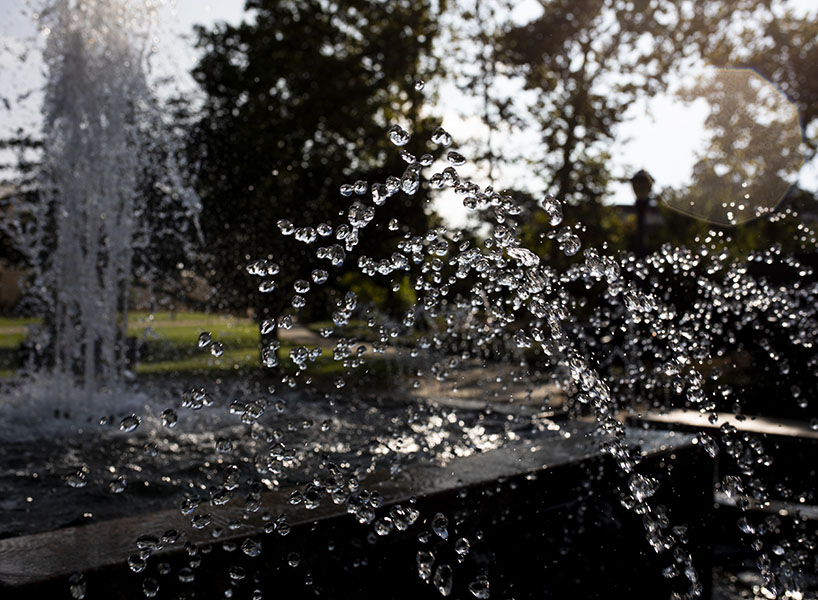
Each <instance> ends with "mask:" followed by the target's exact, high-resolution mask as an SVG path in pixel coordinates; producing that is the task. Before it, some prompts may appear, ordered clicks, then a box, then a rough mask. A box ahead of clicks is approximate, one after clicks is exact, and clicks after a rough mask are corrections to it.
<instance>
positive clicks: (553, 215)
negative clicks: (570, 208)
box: [540, 194, 562, 227]
mask: <svg viewBox="0 0 818 600" xmlns="http://www.w3.org/2000/svg"><path fill="white" fill-rule="evenodd" d="M540 205H541V206H542V207H543V210H544V211H545V214H547V215H548V223H549V225H551V227H556V226H557V225H559V224H560V223H562V206H561V205H560V201H559V200H557V199H556V198H555V197H554V196H552V195H551V194H547V195H546V196H545V198H543V199H542V200H541V201H540Z"/></svg>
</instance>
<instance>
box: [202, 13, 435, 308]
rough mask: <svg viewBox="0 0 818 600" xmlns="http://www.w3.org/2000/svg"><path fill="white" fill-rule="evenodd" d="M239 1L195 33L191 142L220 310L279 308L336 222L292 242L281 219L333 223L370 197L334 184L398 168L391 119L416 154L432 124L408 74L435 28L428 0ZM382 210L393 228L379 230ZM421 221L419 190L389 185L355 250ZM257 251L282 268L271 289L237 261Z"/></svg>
mask: <svg viewBox="0 0 818 600" xmlns="http://www.w3.org/2000/svg"><path fill="white" fill-rule="evenodd" d="M246 7H247V9H248V11H252V13H253V18H252V19H248V20H247V21H245V22H243V23H241V24H239V25H237V26H230V25H226V24H221V25H218V26H217V27H215V28H214V29H212V30H205V29H201V28H200V29H199V30H198V36H199V47H201V48H202V49H203V50H204V56H203V57H202V59H201V61H200V62H199V64H198V66H197V67H196V69H195V71H194V77H195V79H196V80H197V81H198V82H199V83H200V85H201V88H202V90H203V91H204V94H205V101H204V105H203V107H202V109H201V111H200V112H199V114H198V116H199V118H198V121H197V123H196V127H195V130H194V132H193V135H192V136H191V140H190V146H189V148H190V155H191V161H192V163H193V164H195V165H196V167H197V171H198V182H197V187H198V191H199V194H200V197H201V199H202V203H203V213H202V221H201V222H202V227H203V231H204V236H205V239H206V247H207V252H208V259H209V260H208V264H207V269H208V270H207V275H208V277H209V279H210V280H211V281H212V283H213V284H214V286H215V287H216V288H217V289H218V290H219V302H220V307H221V308H225V309H230V310H243V309H245V308H247V307H254V308H255V309H256V310H258V311H259V312H261V313H263V314H269V315H272V316H278V315H279V313H280V312H281V311H283V310H285V307H286V306H287V304H288V303H289V302H290V300H291V298H292V296H293V294H294V291H293V282H294V281H295V280H296V279H305V280H309V276H310V272H311V271H312V270H313V269H316V268H320V269H325V270H328V271H332V270H333V268H332V267H331V266H330V263H329V262H328V261H324V260H318V259H317V258H316V251H317V248H318V247H319V246H330V245H331V244H334V243H338V242H337V240H336V239H335V233H333V234H332V235H331V236H327V237H323V236H318V238H317V239H316V240H315V241H314V242H311V243H301V242H299V241H296V240H295V239H294V237H293V236H289V237H288V236H284V235H282V233H281V231H280V229H279V227H278V226H277V223H278V222H279V221H281V220H287V221H290V222H291V223H292V224H293V226H294V227H296V228H298V227H302V226H303V227H313V228H316V227H317V226H318V225H319V224H321V223H325V224H328V225H330V226H333V227H337V226H338V225H339V224H341V223H344V222H346V221H347V216H346V211H347V209H348V208H349V206H350V204H351V203H352V202H353V201H355V200H359V201H360V202H362V203H364V204H365V205H367V206H369V207H372V201H371V200H370V196H369V191H367V192H366V194H365V195H361V196H359V195H356V194H353V195H352V197H348V198H347V197H344V196H342V195H341V194H340V193H339V186H341V185H342V184H351V183H353V182H354V181H355V180H365V181H367V182H368V183H369V184H373V183H375V182H383V181H384V180H385V179H386V177H387V176H388V175H396V176H398V177H400V175H401V173H403V171H404V169H405V168H406V163H404V162H403V161H402V160H401V159H400V158H399V156H398V148H396V147H395V146H394V145H393V144H391V143H390V141H389V137H388V136H387V130H388V129H389V127H390V126H391V125H392V124H393V123H402V124H403V125H404V126H405V127H406V128H407V129H408V130H410V131H412V133H413V138H412V140H411V141H410V142H409V143H408V144H407V145H406V146H404V149H406V150H408V151H409V152H414V153H418V154H419V153H422V152H425V151H426V150H425V148H424V144H423V142H424V141H425V140H426V139H428V137H429V133H430V132H431V131H432V129H433V128H434V126H436V124H434V123H433V122H432V121H431V120H430V119H429V118H428V117H424V115H423V114H422V113H421V108H422V106H423V102H424V92H423V91H422V90H421V89H416V85H415V84H416V80H417V79H419V71H420V70H421V62H422V61H426V62H425V63H424V71H433V70H434V69H435V63H434V60H433V59H432V57H431V54H430V51H431V45H432V41H433V38H434V36H435V35H436V33H437V28H438V25H437V22H436V20H435V15H434V14H433V8H432V7H433V3H432V2H431V1H429V0H422V1H409V0H400V1H397V2H388V3H385V2H380V1H378V0H344V1H338V2H323V1H318V0H288V1H272V0H251V1H248V2H247V5H246ZM390 219H396V220H397V221H398V222H399V223H400V225H401V228H400V229H399V230H397V231H393V230H391V229H389V228H387V227H386V224H387V222H388V221H389V220H390ZM426 222H427V209H426V203H425V195H424V193H423V190H422V189H421V190H420V191H419V192H418V193H417V194H415V195H407V194H404V193H402V192H399V193H398V194H396V195H394V196H392V197H390V198H389V199H388V200H387V201H386V204H385V205H384V206H382V207H378V208H377V210H376V214H375V218H374V220H373V221H372V222H371V223H370V224H369V225H368V226H367V230H366V232H362V235H361V243H360V245H359V246H358V247H357V249H356V252H360V253H361V254H364V255H369V256H372V257H373V258H375V259H377V258H381V257H380V256H379V255H378V253H379V252H380V251H381V250H382V249H383V248H384V247H385V245H386V244H385V243H386V242H387V241H389V242H390V243H391V245H392V247H394V242H395V241H396V240H397V238H398V237H399V236H401V235H402V234H403V233H404V231H406V230H420V231H423V230H425V228H426ZM373 230H374V231H373ZM340 243H342V244H343V243H344V242H340ZM258 259H269V260H271V261H274V262H275V263H276V264H278V265H279V266H280V267H281V272H280V273H279V274H278V275H276V277H275V278H276V286H277V287H276V290H275V291H273V292H272V293H267V294H262V293H260V292H259V291H258V290H257V286H258V284H259V281H258V279H256V278H254V277H251V276H250V275H248V273H247V272H245V267H246V265H247V264H248V262H250V261H255V260H258ZM356 261H357V257H350V258H348V260H347V262H346V264H345V265H344V268H349V267H354V265H355V263H356ZM387 283H388V280H387V281H385V282H384V285H386V284H387ZM314 287H315V286H314ZM319 297H320V296H319ZM310 298H311V303H312V304H315V303H316V300H315V298H316V295H315V294H314V293H311V294H310ZM309 308H310V306H307V307H306V309H305V310H308V309H309Z"/></svg>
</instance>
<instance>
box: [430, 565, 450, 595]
mask: <svg viewBox="0 0 818 600" xmlns="http://www.w3.org/2000/svg"><path fill="white" fill-rule="evenodd" d="M432 583H433V584H434V586H435V587H436V588H437V591H438V592H440V595H441V596H448V595H449V594H451V593H452V568H451V567H450V566H449V565H447V564H445V563H444V564H442V565H439V566H438V567H437V569H436V570H435V576H434V578H433V579H432Z"/></svg>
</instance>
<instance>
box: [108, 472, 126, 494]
mask: <svg viewBox="0 0 818 600" xmlns="http://www.w3.org/2000/svg"><path fill="white" fill-rule="evenodd" d="M126 485H127V481H126V479H125V476H124V475H120V476H118V477H116V478H114V479H112V480H111V481H110V482H109V483H108V491H109V492H111V493H112V494H121V493H122V492H124V491H125V487H126Z"/></svg>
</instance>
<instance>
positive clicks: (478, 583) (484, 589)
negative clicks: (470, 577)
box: [469, 577, 491, 600]
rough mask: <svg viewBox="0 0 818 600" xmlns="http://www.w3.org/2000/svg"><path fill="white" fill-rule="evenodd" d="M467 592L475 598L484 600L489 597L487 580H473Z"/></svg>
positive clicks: (483, 578)
mask: <svg viewBox="0 0 818 600" xmlns="http://www.w3.org/2000/svg"><path fill="white" fill-rule="evenodd" d="M469 591H470V592H471V593H472V596H474V597H475V598H478V599H479V600H485V599H486V598H488V597H489V596H490V595H491V594H489V580H488V579H486V578H485V577H480V578H478V579H475V580H474V581H472V582H471V583H470V584H469Z"/></svg>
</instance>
